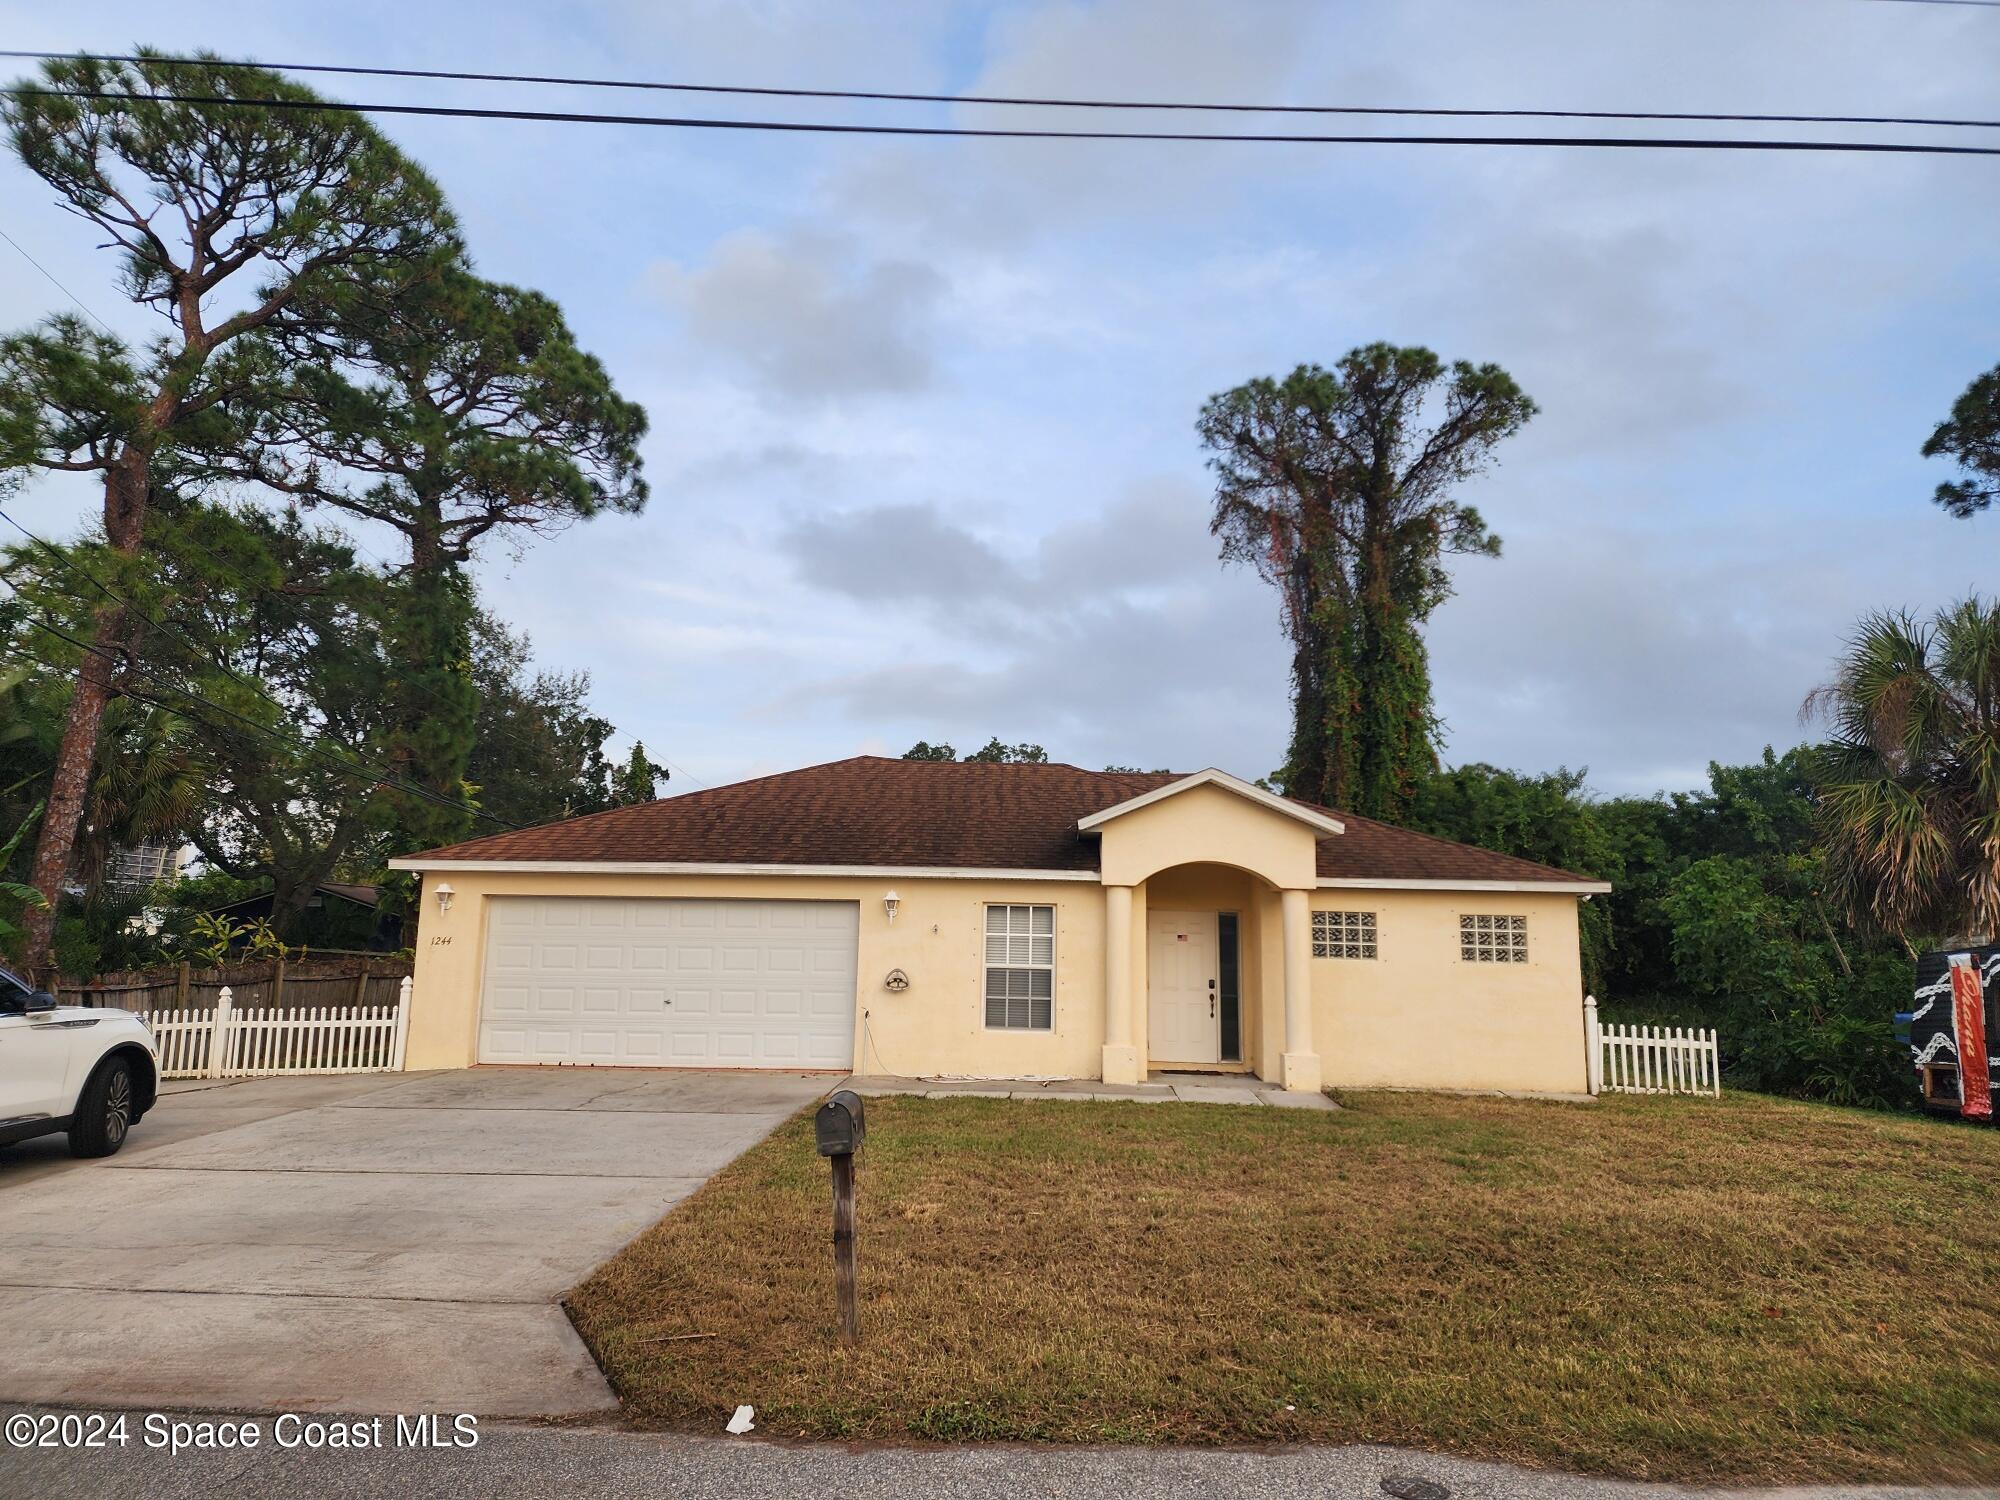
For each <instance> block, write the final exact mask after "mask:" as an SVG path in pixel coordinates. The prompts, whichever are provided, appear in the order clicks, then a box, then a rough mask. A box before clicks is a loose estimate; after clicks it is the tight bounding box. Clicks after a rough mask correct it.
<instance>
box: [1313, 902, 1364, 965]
mask: <svg viewBox="0 0 2000 1500" xmlns="http://www.w3.org/2000/svg"><path fill="white" fill-rule="evenodd" d="M1374 956H1375V913H1374V912H1372V911H1316V912H1314V913H1313V957H1314V958H1373V957H1374Z"/></svg>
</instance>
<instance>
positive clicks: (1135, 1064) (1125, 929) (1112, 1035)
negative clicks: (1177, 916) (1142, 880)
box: [1104, 885, 1139, 1083]
mask: <svg viewBox="0 0 2000 1500" xmlns="http://www.w3.org/2000/svg"><path fill="white" fill-rule="evenodd" d="M1104 1081H1105V1082H1106V1083H1137V1082H1139V1049H1138V1048H1137V1047H1135V1046H1133V1045H1132V887H1131V886H1129V885H1107V886H1106V887H1105V888H1104Z"/></svg>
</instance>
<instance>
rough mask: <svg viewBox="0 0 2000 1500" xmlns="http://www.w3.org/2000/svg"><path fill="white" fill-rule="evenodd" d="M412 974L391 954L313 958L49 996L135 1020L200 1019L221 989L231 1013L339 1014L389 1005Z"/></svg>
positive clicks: (136, 975) (144, 976)
mask: <svg viewBox="0 0 2000 1500" xmlns="http://www.w3.org/2000/svg"><path fill="white" fill-rule="evenodd" d="M412 967H413V965H412V962H411V960H410V959H409V958H408V957H407V956H399V955H396V954H388V953H325V952H321V953H318V954H314V955H312V956H309V957H306V958H290V959H284V958H279V959H259V960H257V961H256V962H253V963H234V964H225V965H223V966H222V967H220V968H214V969H197V968H194V967H193V966H191V965H189V964H184V963H183V964H166V965H163V966H161V967H159V968H154V969H135V970H132V971H130V972H127V973H122V974H100V975H98V976H97V977H96V978H94V979H91V980H89V981H88V982H78V981H76V980H58V981H57V982H56V984H54V985H53V986H51V988H52V989H53V990H54V991H55V996H56V999H57V1001H59V1002H60V1003H61V1004H64V1005H112V1006H116V1007H117V1008H118V1009H120V1010H130V1011H137V1012H139V1013H140V1014H142V1015H162V1014H165V1013H166V1012H168V1011H199V1012H206V1011H208V1010H209V1009H211V1008H213V1006H214V1005H215V1003H216V999H217V997H218V996H220V995H221V993H222V991H223V990H224V989H225V988H226V989H227V990H228V991H229V993H230V998H231V999H232V1000H233V1002H234V1003H235V1005H236V1008H237V1009H238V1010H239V1011H251V1010H264V1009H272V1010H283V1009H286V1008H287V1007H292V1008H306V1007H313V1006H319V1007H323V1008H339V1009H342V1010H346V1009H347V1008H349V1007H353V1006H364V1005H394V1004H395V1003H396V992H397V987H398V985H399V984H400V983H401V982H402V981H403V980H404V979H406V978H408V977H409V975H410V972H411V969H412Z"/></svg>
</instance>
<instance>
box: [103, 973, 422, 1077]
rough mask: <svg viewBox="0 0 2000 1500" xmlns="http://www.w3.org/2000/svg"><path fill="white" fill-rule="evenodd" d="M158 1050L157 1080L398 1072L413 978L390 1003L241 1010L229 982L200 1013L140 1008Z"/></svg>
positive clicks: (406, 1035) (402, 984)
mask: <svg viewBox="0 0 2000 1500" xmlns="http://www.w3.org/2000/svg"><path fill="white" fill-rule="evenodd" d="M138 1014H139V1015H140V1016H141V1017H142V1018H143V1019H144V1020H145V1022H146V1024H147V1025H148V1026H150V1027H151V1028H152V1030H153V1036H154V1039H155V1040H156V1041H157V1042H158V1043H159V1047H160V1076H161V1077H162V1078H263V1077H273V1076H276V1075H278V1074H281V1073H400V1072H401V1071H402V1070H403V1050H404V1047H405V1045H406V1043H407V1041H408V1038H409V1028H410V980H409V977H408V976H407V975H406V976H404V978H403V979H402V980H401V981H400V982H399V983H398V984H397V986H396V999H395V1002H394V1003H393V1004H379V1005H378V1004H361V1005H355V1004H347V1005H287V1006H263V1007H260V1008H258V1009H254V1010H245V1009H242V1008H240V1007H238V1006H237V1005H236V1003H235V997H234V995H232V994H231V992H230V989H229V987H228V986H227V985H225V986H223V988H222V992H221V993H220V994H219V995H217V996H216V1000H215V1004H214V1005H212V1006H209V1007H207V1008H205V1009H201V1010H193V1009H187V1010H157V1011H140V1012H138Z"/></svg>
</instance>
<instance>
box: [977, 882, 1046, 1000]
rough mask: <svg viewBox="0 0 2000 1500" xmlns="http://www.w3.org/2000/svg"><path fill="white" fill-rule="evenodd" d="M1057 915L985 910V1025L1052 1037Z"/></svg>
mask: <svg viewBox="0 0 2000 1500" xmlns="http://www.w3.org/2000/svg"><path fill="white" fill-rule="evenodd" d="M1055 993H1056V909H1055V908H1054V907H1053V906H989V907H987V908H986V1024H987V1025H988V1026H991V1027H996V1028H1000V1029H1004V1030H1007V1031H1051V1030H1053V1029H1054V1028H1055V1023H1056V1017H1055V1011H1056V1002H1055Z"/></svg>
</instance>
